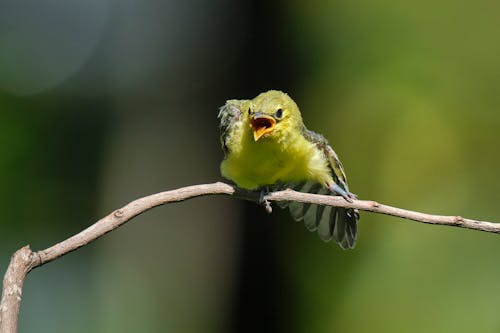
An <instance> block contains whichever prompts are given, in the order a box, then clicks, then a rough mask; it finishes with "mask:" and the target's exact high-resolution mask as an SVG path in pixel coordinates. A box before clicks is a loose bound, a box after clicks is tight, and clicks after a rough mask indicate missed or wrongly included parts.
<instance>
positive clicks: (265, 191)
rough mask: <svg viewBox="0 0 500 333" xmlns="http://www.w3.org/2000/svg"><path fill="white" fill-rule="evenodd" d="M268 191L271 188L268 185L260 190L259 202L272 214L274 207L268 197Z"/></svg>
mask: <svg viewBox="0 0 500 333" xmlns="http://www.w3.org/2000/svg"><path fill="white" fill-rule="evenodd" d="M268 193H269V188H267V187H266V188H264V189H262V190H261V191H260V196H259V204H260V205H263V206H264V208H265V210H266V213H268V214H271V213H272V212H273V207H272V206H271V202H270V201H269V200H267V199H266V195H267V194H268Z"/></svg>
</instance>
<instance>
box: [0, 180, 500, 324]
mask: <svg viewBox="0 0 500 333" xmlns="http://www.w3.org/2000/svg"><path fill="white" fill-rule="evenodd" d="M204 195H231V196H233V197H236V198H240V199H244V200H249V201H253V202H260V203H262V204H263V205H264V206H265V207H266V210H268V211H269V210H270V204H269V201H298V202H306V203H313V204H320V205H328V206H336V207H346V208H357V209H359V210H364V211H369V212H374V213H380V214H386V215H392V216H397V217H401V218H405V219H409V220H414V221H417V222H422V223H429V224H439V225H447V226H455V227H461V228H468V229H474V230H479V231H486V232H493V233H500V224H497V223H492V222H484V221H476V220H471V219H466V218H463V217H460V216H442V215H431V214H425V213H420V212H415V211H410V210H405V209H401V208H396V207H391V206H387V205H382V204H379V203H377V202H375V201H365V200H353V201H352V202H347V201H346V200H344V199H343V198H342V197H338V196H328V195H318V194H309V193H301V192H296V191H293V190H283V191H278V192H272V193H269V194H267V195H265V196H263V197H261V196H260V193H257V192H253V191H245V190H241V189H238V188H236V187H234V186H231V185H228V184H224V183H220V182H218V183H214V184H204V185H194V186H188V187H183V188H179V189H176V190H172V191H166V192H161V193H157V194H153V195H149V196H147V197H143V198H140V199H137V200H134V201H132V202H131V203H129V204H127V205H126V206H124V207H122V208H120V209H117V210H115V211H114V212H112V213H111V214H109V215H108V216H106V217H104V218H102V219H101V220H99V221H97V222H96V223H94V224H93V225H91V226H90V227H88V228H87V229H85V230H83V231H81V232H80V233H78V234H76V235H74V236H72V237H70V238H68V239H66V240H64V241H62V242H60V243H58V244H55V245H53V246H51V247H49V248H47V249H45V250H41V251H38V252H32V251H31V250H30V248H29V246H25V247H23V248H21V249H19V250H18V251H16V252H15V253H14V254H13V255H12V258H11V261H10V264H9V266H8V268H7V272H6V273H5V277H4V280H3V288H2V299H1V302H0V333H15V332H17V323H18V317H19V307H20V304H21V295H22V288H23V284H24V280H25V278H26V275H27V274H28V273H29V272H30V271H31V270H32V269H33V268H36V267H39V266H41V265H44V264H46V263H48V262H51V261H52V260H55V259H57V258H59V257H61V256H63V255H65V254H67V253H69V252H71V251H75V250H77V249H78V248H80V247H82V246H84V245H86V244H88V243H90V242H92V241H94V240H96V239H97V238H99V237H101V236H103V235H105V234H106V233H108V232H110V231H112V230H114V229H116V228H118V227H120V226H122V225H123V224H125V223H126V222H127V221H129V220H130V219H132V218H134V217H135V216H137V215H139V214H141V213H143V212H145V211H147V210H149V209H151V208H153V207H156V206H160V205H163V204H166V203H170V202H178V201H183V200H187V199H190V198H194V197H199V196H204ZM266 203H267V204H266Z"/></svg>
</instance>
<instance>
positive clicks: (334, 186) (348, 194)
mask: <svg viewBox="0 0 500 333" xmlns="http://www.w3.org/2000/svg"><path fill="white" fill-rule="evenodd" d="M328 188H329V189H330V191H332V192H333V193H336V194H338V195H340V196H342V198H344V199H345V200H346V201H347V202H352V200H353V199H357V198H358V196H357V195H356V194H354V193H351V192H349V191H346V190H344V189H343V188H342V187H340V186H339V185H337V184H336V183H333V184H332V185H330V186H329V187H328Z"/></svg>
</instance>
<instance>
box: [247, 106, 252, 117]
mask: <svg viewBox="0 0 500 333" xmlns="http://www.w3.org/2000/svg"><path fill="white" fill-rule="evenodd" d="M251 114H252V108H248V115H249V116H250V115H251Z"/></svg>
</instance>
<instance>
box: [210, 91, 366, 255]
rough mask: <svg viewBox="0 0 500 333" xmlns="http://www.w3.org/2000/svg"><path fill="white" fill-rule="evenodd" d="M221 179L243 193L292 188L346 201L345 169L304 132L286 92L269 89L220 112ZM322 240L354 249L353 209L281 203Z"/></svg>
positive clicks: (323, 142)
mask: <svg viewBox="0 0 500 333" xmlns="http://www.w3.org/2000/svg"><path fill="white" fill-rule="evenodd" d="M219 118H220V130H221V145H222V149H223V151H224V154H225V158H224V160H223V161H222V163H221V166H220V169H221V173H222V175H223V176H224V177H225V178H227V179H229V180H231V181H233V182H235V183H236V185H238V186H239V187H241V188H244V189H248V190H257V189H272V190H278V189H283V188H287V187H288V188H293V189H295V190H297V191H301V192H308V193H318V194H333V195H341V196H343V197H344V198H345V199H346V200H348V201H351V200H352V198H355V197H356V196H355V195H354V194H352V193H351V192H349V188H348V186H347V179H346V175H345V172H344V168H343V167H342V164H341V163H340V160H339V158H338V156H337V154H336V153H335V152H334V150H333V149H332V147H330V145H329V144H328V141H327V140H326V139H325V138H324V137H323V136H322V135H320V134H318V133H315V132H313V131H310V130H308V129H307V128H306V127H305V126H304V123H303V122H302V116H301V114H300V110H299V108H298V106H297V104H295V102H294V101H293V100H292V99H291V98H290V96H288V95H287V94H285V93H283V92H281V91H276V90H270V91H267V92H264V93H261V94H260V95H258V96H257V97H255V98H254V99H252V100H228V101H227V102H226V104H225V105H224V106H222V107H221V108H220V112H219ZM281 206H282V207H283V208H284V207H286V206H288V208H289V210H290V213H291V215H292V217H293V218H294V219H295V220H298V221H300V220H303V221H304V223H305V225H306V227H307V228H308V229H309V230H311V231H316V230H317V232H318V234H319V236H320V238H321V239H323V240H324V241H329V240H331V239H332V238H333V239H334V240H335V242H337V243H338V244H339V245H340V246H341V247H342V248H343V249H347V248H354V246H355V244H356V237H357V221H358V219H359V214H358V211H357V210H355V209H345V208H338V207H330V206H319V205H313V204H303V203H298V202H286V203H282V204H281Z"/></svg>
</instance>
